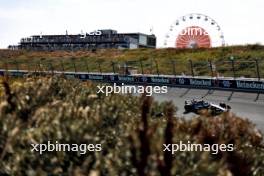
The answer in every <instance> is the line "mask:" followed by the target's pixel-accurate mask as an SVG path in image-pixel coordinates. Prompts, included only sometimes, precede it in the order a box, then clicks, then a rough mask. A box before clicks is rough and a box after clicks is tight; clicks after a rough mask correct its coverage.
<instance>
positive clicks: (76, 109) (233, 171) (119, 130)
mask: <svg viewBox="0 0 264 176" xmlns="http://www.w3.org/2000/svg"><path fill="white" fill-rule="evenodd" d="M2 91H3V92H1V95H2V96H1V100H0V157H1V158H0V159H1V160H0V175H2V174H8V175H50V174H53V175H61V174H64V175H181V176H182V175H183V176H184V175H186V176H187V175H219V176H222V175H223V176H224V175H262V174H264V171H263V165H264V163H263V161H264V152H263V139H262V135H261V133H260V132H259V131H258V130H256V128H255V126H254V125H253V124H252V123H250V122H249V121H247V120H244V119H241V118H238V117H236V116H235V115H233V114H229V113H227V114H224V115H222V116H219V117H215V118H212V117H209V116H207V115H203V116H200V117H196V118H193V119H191V120H185V119H183V118H177V117H175V116H174V113H175V111H176V108H175V107H174V105H173V104H171V103H162V104H157V103H156V102H153V100H152V99H151V98H147V97H144V96H143V97H142V98H138V97H134V96H131V95H111V96H108V97H106V96H105V95H103V94H96V87H95V85H93V84H91V83H89V82H79V81H76V80H66V79H63V78H59V77H53V78H26V79H22V80H11V81H6V80H4V81H3V89H2ZM162 111H163V112H162ZM162 114H164V116H163V117H158V115H162ZM48 141H52V142H53V143H55V141H58V142H59V143H69V144H73V143H75V144H82V143H85V144H89V143H93V144H96V143H100V144H102V149H103V150H102V151H101V152H89V153H87V154H85V155H81V154H79V153H77V152H49V153H48V152H46V153H44V154H42V155H40V154H38V153H36V152H31V151H30V149H31V148H30V147H31V146H30V145H31V144H32V143H47V142H48ZM179 141H184V142H187V141H191V142H193V143H207V144H229V143H231V144H234V145H235V151H234V152H220V153H218V154H217V155H213V154H212V153H210V152H176V154H174V155H171V153H169V152H163V148H162V147H163V144H170V143H178V142H179Z"/></svg>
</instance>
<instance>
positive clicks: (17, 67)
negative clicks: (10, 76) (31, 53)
mask: <svg viewBox="0 0 264 176" xmlns="http://www.w3.org/2000/svg"><path fill="white" fill-rule="evenodd" d="M15 64H16V70H17V72H18V71H19V65H18V62H17V60H16V59H15Z"/></svg>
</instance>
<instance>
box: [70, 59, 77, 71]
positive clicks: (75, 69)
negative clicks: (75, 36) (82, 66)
mask: <svg viewBox="0 0 264 176" xmlns="http://www.w3.org/2000/svg"><path fill="white" fill-rule="evenodd" d="M71 61H72V63H73V67H74V72H75V73H76V72H77V68H76V65H75V59H74V58H72V59H71Z"/></svg>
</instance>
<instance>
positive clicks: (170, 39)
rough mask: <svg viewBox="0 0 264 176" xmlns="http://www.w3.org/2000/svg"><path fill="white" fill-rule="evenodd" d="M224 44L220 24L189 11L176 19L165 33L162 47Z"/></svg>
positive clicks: (208, 46)
mask: <svg viewBox="0 0 264 176" xmlns="http://www.w3.org/2000/svg"><path fill="white" fill-rule="evenodd" d="M219 46H225V40H224V34H223V31H222V29H221V27H220V25H219V24H218V23H217V22H216V21H215V20H214V19H212V18H211V17H209V16H207V15H204V14H199V13H191V14H187V15H184V16H181V17H180V18H178V19H176V21H174V23H173V24H172V25H170V27H169V31H168V32H167V33H166V35H165V40H164V47H176V48H210V47H219Z"/></svg>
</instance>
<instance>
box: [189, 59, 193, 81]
mask: <svg viewBox="0 0 264 176" xmlns="http://www.w3.org/2000/svg"><path fill="white" fill-rule="evenodd" d="M189 62H190V67H191V73H192V77H194V71H193V61H192V60H191V59H189Z"/></svg>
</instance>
